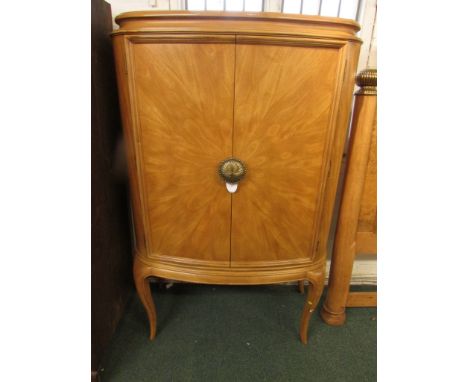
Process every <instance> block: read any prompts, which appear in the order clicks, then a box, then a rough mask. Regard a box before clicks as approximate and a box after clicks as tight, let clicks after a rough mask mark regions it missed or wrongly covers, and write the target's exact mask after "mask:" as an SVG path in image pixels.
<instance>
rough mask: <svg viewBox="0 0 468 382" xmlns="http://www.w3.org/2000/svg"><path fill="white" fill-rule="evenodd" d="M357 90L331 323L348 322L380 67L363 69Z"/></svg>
mask: <svg viewBox="0 0 468 382" xmlns="http://www.w3.org/2000/svg"><path fill="white" fill-rule="evenodd" d="M356 82H357V84H358V86H359V87H360V89H359V90H358V92H357V93H356V100H355V105H354V115H353V122H352V125H351V138H350V144H349V160H348V166H347V170H346V175H345V181H344V188H343V196H342V201H341V206H340V211H339V217H338V225H337V231H336V237H335V244H334V249H333V257H332V262H331V270H330V278H329V282H328V292H327V297H326V299H325V303H324V304H323V307H322V310H321V312H320V313H321V316H322V318H323V320H324V321H325V322H326V323H327V324H329V325H342V324H343V323H344V322H345V319H346V314H345V308H346V301H347V299H348V294H349V283H350V281H351V274H352V271H353V262H354V258H355V255H356V232H357V229H358V219H359V211H360V205H361V197H362V193H363V189H364V182H365V175H366V168H367V163H368V160H369V149H370V145H371V137H372V129H373V126H374V122H375V118H376V116H377V70H375V69H366V70H364V71H362V72H361V73H359V75H358V76H357V78H356Z"/></svg>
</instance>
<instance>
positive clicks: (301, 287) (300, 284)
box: [297, 280, 304, 294]
mask: <svg viewBox="0 0 468 382" xmlns="http://www.w3.org/2000/svg"><path fill="white" fill-rule="evenodd" d="M297 290H298V291H299V293H300V294H304V280H299V281H298V283H297Z"/></svg>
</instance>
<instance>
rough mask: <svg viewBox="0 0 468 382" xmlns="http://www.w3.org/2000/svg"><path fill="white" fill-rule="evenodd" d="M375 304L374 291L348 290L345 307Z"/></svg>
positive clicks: (371, 305)
mask: <svg viewBox="0 0 468 382" xmlns="http://www.w3.org/2000/svg"><path fill="white" fill-rule="evenodd" d="M373 306H377V293H376V292H350V293H349V294H348V299H347V300H346V307H348V308H355V307H360V308H362V307H373Z"/></svg>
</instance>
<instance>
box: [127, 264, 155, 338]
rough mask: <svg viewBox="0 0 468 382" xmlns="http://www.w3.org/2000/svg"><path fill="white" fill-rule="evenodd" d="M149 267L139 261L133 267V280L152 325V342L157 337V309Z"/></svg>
mask: <svg viewBox="0 0 468 382" xmlns="http://www.w3.org/2000/svg"><path fill="white" fill-rule="evenodd" d="M147 269H148V268H147V266H146V265H142V264H141V263H139V262H138V261H137V260H135V263H134V265H133V278H134V281H135V286H136V290H137V293H138V296H139V297H140V300H141V303H142V304H143V306H144V308H145V310H146V314H147V315H148V321H149V325H150V336H149V338H150V340H152V339H154V337H155V336H156V308H155V306H154V301H153V296H152V295H151V287H150V283H149V276H150V275H149V274H148V272H147Z"/></svg>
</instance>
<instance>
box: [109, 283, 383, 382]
mask: <svg viewBox="0 0 468 382" xmlns="http://www.w3.org/2000/svg"><path fill="white" fill-rule="evenodd" d="M152 288H153V297H154V299H155V303H156V309H157V312H158V333H157V335H156V339H155V340H154V341H150V340H149V339H148V334H149V329H148V323H147V319H146V314H145V311H144V309H143V307H142V305H141V303H140V301H139V299H138V297H137V296H136V294H134V295H133V296H132V298H131V301H130V302H129V304H128V306H127V310H126V313H125V315H124V317H123V319H122V321H121V323H120V324H119V327H118V328H117V331H116V333H115V335H114V338H113V340H112V342H111V344H110V346H109V349H108V351H107V353H106V355H105V357H104V359H103V362H102V368H101V378H102V381H103V382H107V381H111V382H119V381H122V382H133V381H135V382H146V381H152V382H155V381H156V382H159V381H164V382H165V381H175V382H178V381H183V382H185V381H197V382H198V381H200V382H211V381H216V382H217V381H228V382H229V381H233V382H234V381H235V382H237V381H240V382H244V381H248V382H250V381H330V382H340V381H346V382H348V381H359V382H365V381H376V378H377V371H376V359H377V321H376V314H377V310H376V309H373V308H372V309H367V308H353V309H348V313H347V322H346V324H345V325H344V326H341V327H331V326H328V325H326V324H325V323H324V322H323V321H322V320H321V319H320V317H319V315H318V312H315V313H314V314H313V316H312V318H311V320H310V327H309V343H308V345H302V343H301V342H300V340H299V334H298V332H299V321H300V316H301V312H302V307H303V303H304V299H305V296H304V295H301V294H299V293H298V292H297V288H296V287H295V286H293V285H268V286H218V285H216V286H214V285H195V284H175V285H174V286H173V287H172V288H169V289H165V288H164V287H163V288H161V287H159V288H158V287H157V286H156V285H152ZM319 306H321V303H320V304H319Z"/></svg>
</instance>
